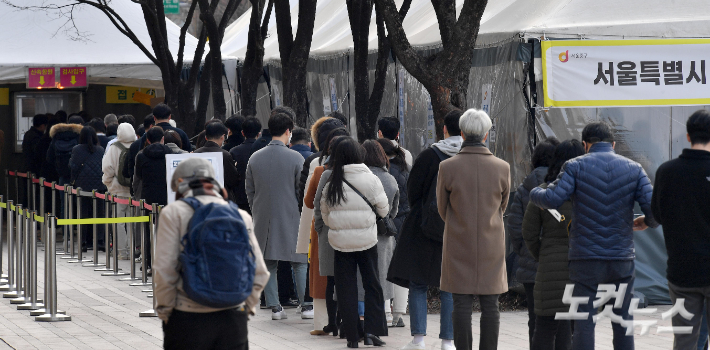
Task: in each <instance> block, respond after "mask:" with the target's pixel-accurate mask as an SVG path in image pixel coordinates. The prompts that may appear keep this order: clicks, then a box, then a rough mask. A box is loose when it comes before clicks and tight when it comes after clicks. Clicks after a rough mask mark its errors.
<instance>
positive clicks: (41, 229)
mask: <svg viewBox="0 0 710 350" xmlns="http://www.w3.org/2000/svg"><path fill="white" fill-rule="evenodd" d="M37 188H38V189H39V209H38V210H37V211H38V212H39V216H40V217H42V218H43V217H44V205H45V199H44V197H45V192H46V190H45V189H44V178H43V177H40V178H39V187H37ZM44 234H45V232H44V225H40V227H39V237H40V243H41V244H42V245H44V242H45V238H44Z"/></svg>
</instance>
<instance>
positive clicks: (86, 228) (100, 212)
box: [79, 197, 106, 248]
mask: <svg viewBox="0 0 710 350" xmlns="http://www.w3.org/2000/svg"><path fill="white" fill-rule="evenodd" d="M79 199H80V200H81V218H82V219H89V218H94V217H96V218H103V217H105V215H106V214H104V211H105V210H104V201H103V200H101V199H97V200H96V216H94V204H93V199H92V198H87V197H79ZM79 227H80V228H81V245H82V246H84V247H87V248H88V247H93V245H94V225H79ZM104 228H105V225H96V234H98V235H99V236H98V237H97V239H98V246H99V247H103V246H104V243H103V242H104V238H105V234H104V232H105V231H104Z"/></svg>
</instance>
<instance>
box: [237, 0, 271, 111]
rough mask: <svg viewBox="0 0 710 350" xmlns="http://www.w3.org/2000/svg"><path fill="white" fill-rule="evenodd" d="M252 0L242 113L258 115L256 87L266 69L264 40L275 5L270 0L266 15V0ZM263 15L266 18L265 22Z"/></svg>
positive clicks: (242, 93)
mask: <svg viewBox="0 0 710 350" xmlns="http://www.w3.org/2000/svg"><path fill="white" fill-rule="evenodd" d="M250 1H251V6H252V10H251V18H250V19H249V39H248V41H247V52H246V55H245V57H244V66H243V70H242V72H243V73H242V76H241V87H242V88H241V102H242V115H245V116H254V115H256V98H257V96H256V89H257V87H258V86H259V78H260V77H261V75H262V74H263V71H264V40H266V34H267V33H268V30H269V27H268V25H269V18H270V17H271V10H272V8H273V7H274V0H269V5H268V6H267V8H266V14H265V15H264V12H263V11H264V3H265V2H266V1H265V0H250ZM262 15H263V16H262ZM262 17H263V18H264V20H263V22H262V19H261V18H262Z"/></svg>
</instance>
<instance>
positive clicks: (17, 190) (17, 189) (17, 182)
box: [15, 170, 20, 204]
mask: <svg viewBox="0 0 710 350" xmlns="http://www.w3.org/2000/svg"><path fill="white" fill-rule="evenodd" d="M17 173H19V171H17V170H15V203H17V204H20V177H19V176H17Z"/></svg>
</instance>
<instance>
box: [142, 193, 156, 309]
mask: <svg viewBox="0 0 710 350" xmlns="http://www.w3.org/2000/svg"><path fill="white" fill-rule="evenodd" d="M157 209H158V203H153V206H152V210H151V212H150V214H149V215H150V225H148V226H149V227H150V254H151V257H152V258H153V259H151V261H154V258H155V234H156V230H155V228H156V226H155V223H156V222H157V221H158V220H157V219H158V216H157ZM143 271H145V270H143ZM144 274H145V273H144ZM150 284H151V286H152V288H151V289H148V291H153V289H155V278H151V282H150ZM145 291H146V290H144V292H145ZM148 297H152V294H149V295H148ZM138 316H139V317H158V314H157V313H156V312H155V298H153V308H152V309H150V310H146V311H143V312H140V313H138Z"/></svg>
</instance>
